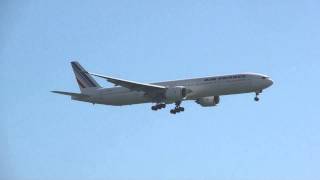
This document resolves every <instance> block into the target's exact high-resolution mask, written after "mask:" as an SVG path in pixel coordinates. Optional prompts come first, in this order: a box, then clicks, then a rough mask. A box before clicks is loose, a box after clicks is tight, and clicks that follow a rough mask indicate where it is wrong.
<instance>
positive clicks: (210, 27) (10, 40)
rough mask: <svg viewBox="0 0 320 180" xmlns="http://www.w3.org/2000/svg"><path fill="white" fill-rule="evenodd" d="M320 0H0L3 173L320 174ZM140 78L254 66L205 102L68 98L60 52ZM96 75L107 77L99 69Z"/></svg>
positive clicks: (68, 75) (245, 178) (70, 84)
mask: <svg viewBox="0 0 320 180" xmlns="http://www.w3.org/2000/svg"><path fill="white" fill-rule="evenodd" d="M319 7H320V2H319V1H316V0H306V1H296V0H290V1H289V0H284V1H275V0H273V1H209V0H208V1H202V0H199V1H144V0H141V1H129V0H127V1H125V0H119V1H102V0H101V1H84V2H79V1H75V0H71V1H62V0H56V1H37V0H27V1H23V2H20V1H2V2H1V3H0V20H1V28H0V40H1V43H0V67H1V71H0V80H1V84H2V86H1V93H0V97H1V104H0V114H1V121H0V130H1V131H0V146H1V149H0V171H1V172H0V179H14V180H31V179H32V180H40V179H48V180H54V179H68V180H70V179H84V180H86V179H116V180H128V179H129V180H131V179H132V180H138V179H139V180H141V179H145V180H147V179H156V180H162V179H169V180H175V179H185V180H189V179H190V180H191V179H221V180H235V179H237V180H238V179H240V180H253V179H254V180H266V179H268V180H270V179H272V180H280V179H281V180H286V179H287V180H289V179H290V180H302V179H303V180H304V179H319V178H320V175H319V166H320V153H319V152H320V131H319V128H320V122H319V114H318V113H319V102H320V98H319V95H318V92H319V90H320V85H319V78H318V76H319V68H320V61H319V59H320V51H319V45H320V44H319V42H320V33H319V32H320V21H319V19H320V11H319ZM71 60H78V61H80V62H81V64H82V65H83V66H84V67H86V68H87V69H88V70H89V71H92V72H96V73H101V74H106V75H111V76H115V77H119V78H124V79H130V80H134V81H140V82H155V81H162V80H170V79H182V78H191V77H201V76H207V75H215V74H225V73H238V72H259V73H264V74H268V75H270V76H271V77H272V79H273V80H274V81H275V84H274V85H273V87H271V88H270V89H268V90H266V91H265V92H264V93H263V94H262V95H261V101H260V102H259V103H256V102H254V101H253V97H254V94H243V95H235V96H225V97H222V98H221V104H220V105H219V106H218V107H214V108H202V107H200V106H199V105H197V104H195V103H193V102H186V103H184V104H183V105H184V107H185V108H186V112H184V113H181V114H179V115H176V116H173V115H171V114H169V112H168V111H169V108H168V109H165V110H162V111H160V112H152V111H151V110H150V104H144V105H137V106H127V107H121V108H119V107H109V106H100V105H96V106H92V105H91V104H85V103H80V102H75V101H71V100H70V99H69V98H68V97H64V96H59V95H55V94H52V93H50V91H51V90H66V91H74V92H78V91H79V90H78V87H77V84H76V82H75V81H74V77H73V73H72V70H71V67H70V64H69V62H70V61H71ZM99 82H100V83H101V84H102V85H103V86H111V85H110V84H108V83H106V82H104V81H101V80H99Z"/></svg>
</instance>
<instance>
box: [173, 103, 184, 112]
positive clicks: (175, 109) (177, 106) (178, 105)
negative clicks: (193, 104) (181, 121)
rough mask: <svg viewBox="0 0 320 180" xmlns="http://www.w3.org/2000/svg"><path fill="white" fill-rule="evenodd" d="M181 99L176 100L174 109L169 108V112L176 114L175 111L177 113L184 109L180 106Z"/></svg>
mask: <svg viewBox="0 0 320 180" xmlns="http://www.w3.org/2000/svg"><path fill="white" fill-rule="evenodd" d="M180 105H181V101H177V102H176V107H175V108H174V109H171V110H170V113H171V114H176V113H179V112H183V111H184V107H181V106H180Z"/></svg>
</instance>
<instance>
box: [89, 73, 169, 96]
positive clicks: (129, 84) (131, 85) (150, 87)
mask: <svg viewBox="0 0 320 180" xmlns="http://www.w3.org/2000/svg"><path fill="white" fill-rule="evenodd" d="M90 74H91V75H93V76H97V77H100V78H103V79H106V80H107V81H108V82H110V83H113V84H115V85H119V86H122V87H125V88H128V89H130V90H133V91H143V92H145V93H148V94H152V93H158V92H164V91H165V90H166V89H167V88H166V87H165V86H158V85H154V84H145V83H139V82H133V81H127V80H123V79H117V78H113V77H107V76H102V75H99V74H94V73H90Z"/></svg>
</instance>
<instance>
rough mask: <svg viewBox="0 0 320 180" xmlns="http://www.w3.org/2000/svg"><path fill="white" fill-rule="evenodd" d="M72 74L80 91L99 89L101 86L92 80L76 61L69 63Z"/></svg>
mask: <svg viewBox="0 0 320 180" xmlns="http://www.w3.org/2000/svg"><path fill="white" fill-rule="evenodd" d="M71 66H72V69H73V72H74V74H75V76H76V80H77V82H78V84H79V87H80V89H84V88H92V87H95V88H100V87H101V86H100V85H99V84H98V83H97V82H96V81H95V80H94V79H93V78H92V76H91V75H90V74H89V73H88V72H87V71H86V70H85V69H84V68H83V67H82V66H81V65H80V64H79V63H78V62H76V61H73V62H71Z"/></svg>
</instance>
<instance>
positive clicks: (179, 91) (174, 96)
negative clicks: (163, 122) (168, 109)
mask: <svg viewBox="0 0 320 180" xmlns="http://www.w3.org/2000/svg"><path fill="white" fill-rule="evenodd" d="M186 96H187V89H186V88H184V87H182V86H176V87H171V88H168V89H167V91H166V93H165V99H166V101H167V102H176V101H181V100H183V99H184V98H185V97H186Z"/></svg>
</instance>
